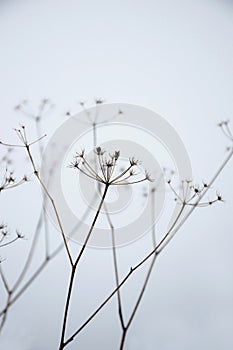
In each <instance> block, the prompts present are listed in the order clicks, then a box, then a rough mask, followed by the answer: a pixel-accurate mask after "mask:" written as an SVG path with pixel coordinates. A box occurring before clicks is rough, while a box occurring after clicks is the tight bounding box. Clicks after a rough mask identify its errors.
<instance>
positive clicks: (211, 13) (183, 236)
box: [0, 0, 233, 350]
mask: <svg viewBox="0 0 233 350" xmlns="http://www.w3.org/2000/svg"><path fill="white" fill-rule="evenodd" d="M232 37H233V2H232V1H231V0H202V1H200V0H195V1H194V0H188V1H184V0H183V1H182V0H167V1H162V0H161V1H160V0H154V1H152V0H144V1H138V0H134V1H128V0H124V1H123V0H118V1H106V0H105V1H99V0H96V1H90V0H85V1H84V0H80V1H78V0H76V1H75V0H70V1H64V0H40V1H35V0H34V1H33V0H28V1H27V0H17V1H16V0H1V1H0V38H1V55H0V96H1V128H0V139H3V138H4V139H7V140H10V138H11V137H13V136H12V135H13V132H12V128H13V127H15V126H17V125H18V123H19V122H24V123H26V122H28V125H31V124H30V123H31V122H30V121H29V120H28V119H27V118H26V117H24V116H22V115H20V116H19V114H17V113H15V112H14V111H13V107H14V106H15V105H16V104H17V103H19V102H20V101H21V100H22V99H25V98H26V99H28V100H29V101H30V102H31V104H32V106H36V105H38V103H39V101H40V99H41V98H42V97H49V98H51V100H52V101H53V103H54V104H55V108H54V109H53V111H52V114H51V116H50V117H49V118H48V120H46V121H45V123H44V131H45V132H47V133H48V136H50V135H51V133H52V132H53V131H54V130H55V129H56V128H57V127H58V126H59V125H60V124H61V123H62V122H63V121H64V119H65V117H64V113H65V112H66V111H67V109H71V110H72V111H76V110H78V108H79V107H78V101H80V100H83V99H84V100H87V101H89V103H91V101H92V100H93V99H94V98H98V97H102V98H103V99H105V100H106V101H107V102H124V103H132V104H137V105H142V106H144V107H148V108H150V109H152V110H154V111H156V112H157V113H159V114H160V115H161V116H163V117H164V118H165V119H166V120H167V121H168V122H169V123H170V124H171V125H172V126H173V127H174V128H175V129H176V131H177V132H178V134H179V135H180V137H181V138H182V139H183V142H184V144H185V146H186V148H187V151H188V153H189V156H190V158H191V161H192V166H193V173H194V178H195V179H197V181H201V180H206V181H208V179H209V178H210V177H211V175H212V174H213V172H214V170H215V169H216V168H217V167H218V165H219V164H220V163H221V161H222V160H223V159H224V157H225V156H226V151H225V150H226V146H227V145H228V142H227V140H226V139H225V138H224V137H223V135H222V134H221V132H220V130H219V129H218V128H217V127H216V125H217V123H218V121H219V120H221V119H232V120H233V117H232V116H233V102H232V101H233V100H232V91H233V41H232ZM232 123H233V121H232ZM32 132H34V131H33V127H32ZM1 152H2V151H1ZM1 154H2V153H1ZM17 155H18V157H21V158H20V159H22V160H23V161H25V155H24V154H22V153H17ZM27 167H28V165H27ZM20 169H21V168H19V173H20V171H21V170H20ZM232 169H233V167H232V163H231V164H229V165H228V166H227V168H226V169H225V171H224V173H223V174H222V175H221V177H220V178H219V180H218V181H217V183H216V189H217V190H219V191H221V193H222V195H223V197H224V199H226V202H225V203H223V204H219V205H217V206H216V207H211V208H206V209H201V210H200V211H198V212H196V213H195V214H194V215H193V217H192V218H190V220H189V221H188V222H187V224H186V225H185V226H184V227H183V228H182V230H181V231H180V232H179V233H178V235H177V237H176V238H175V239H174V240H173V241H172V242H171V244H170V246H169V247H168V248H167V249H166V250H165V251H164V254H161V257H160V258H159V260H158V263H157V265H156V269H155V270H154V273H153V276H152V280H151V283H150V285H149V288H148V291H147V293H146V295H145V299H144V302H143V304H142V307H141V309H140V310H139V312H138V314H137V316H136V318H135V322H134V323H133V325H132V328H131V330H130V332H129V334H128V338H127V344H126V348H125V349H126V350H134V349H136V350H137V349H139V350H141V349H145V350H153V349H155V348H158V349H159V350H170V349H174V350H175V349H177V350H178V349H179V350H186V349H189V350H196V349H200V350H202V349H203V350H204V349H205V350H206V349H211V350H218V349H220V348H222V349H224V350H228V349H229V350H230V349H232V346H233V333H232V327H233V298H232V295H233V278H232V266H233V255H232V244H233V232H232V228H233V219H232V210H233V187H232ZM16 170H17V169H16ZM214 191H215V190H214ZM214 193H215V192H214ZM32 194H33V195H32ZM35 197H38V199H39V189H38V186H36V184H34V183H30V184H29V185H28V189H27V190H25V191H24V190H22V189H17V192H16V193H15V194H13V193H10V194H8V193H7V194H1V198H0V208H1V216H2V217H1V218H0V221H2V220H3V221H7V222H9V224H10V225H11V226H12V227H13V228H14V227H18V226H20V229H21V230H22V231H24V232H27V237H28V239H27V241H25V242H20V243H16V245H15V246H14V247H12V249H11V251H10V252H4V253H3V252H1V256H2V255H3V256H4V257H6V259H5V262H4V264H5V268H6V271H7V273H8V274H9V279H10V280H11V279H12V280H13V279H14V274H15V273H16V272H15V271H16V270H17V268H18V265H19V264H20V263H22V262H23V256H24V251H25V250H26V249H28V246H29V244H30V232H33V229H34V227H35V222H36V217H37V214H38V212H39V205H36V204H35V205H33V203H34V202H35V201H34V199H35ZM17 244H18V246H17ZM147 244H148V243H147V241H146V237H144V238H143V239H142V240H140V241H137V242H136V243H134V244H133V245H130V246H128V247H125V248H121V249H119V258H120V260H121V273H122V276H124V274H125V273H126V272H128V270H129V267H130V266H131V265H132V264H134V263H135V262H136V261H138V257H140V256H143V253H144V251H143V250H145V251H148V249H149V246H147ZM142 247H143V248H142ZM38 259H39V254H38ZM106 261H109V264H107V263H106ZM95 269H97V271H98V273H96V270H95ZM103 272H104V273H103ZM111 272H112V260H111V254H110V252H109V251H102V250H94V249H90V250H88V252H87V254H86V255H85V257H84V259H83V265H82V269H80V282H79V283H80V289H79V293H78V294H77V298H76V299H75V301H74V305H73V310H76V311H75V312H73V313H72V315H71V319H72V320H71V324H70V327H69V331H71V330H74V329H75V328H77V326H78V324H80V323H81V320H84V319H85V318H86V317H87V316H88V315H89V313H90V311H91V310H93V308H94V306H97V305H98V304H99V302H100V301H102V300H103V299H104V297H105V296H106V295H107V293H108V292H109V291H110V290H111V288H112V287H113V286H114V280H113V279H112V280H111V278H112V275H111ZM143 272H144V273H145V271H144V270H143V269H142V271H141V272H139V274H138V276H136V277H135V278H134V279H133V280H132V282H131V284H127V286H126V288H124V297H125V308H124V311H125V313H126V314H128V312H129V311H130V307H131V306H132V302H133V300H134V299H133V298H135V293H136V292H137V287H138V286H139V282H140V278H141V277H142V276H143ZM67 276H68V268H67V260H66V258H65V256H64V254H61V255H60V256H59V257H58V258H57V259H56V261H55V260H54V261H53V262H51V265H50V266H49V268H48V269H47V270H46V271H45V272H44V273H43V274H42V275H41V276H40V278H39V279H38V280H37V281H36V282H35V283H34V285H33V286H32V287H31V288H30V289H29V290H28V291H27V293H26V294H25V295H24V296H22V298H21V299H20V300H19V301H18V302H17V303H16V304H15V306H14V307H12V309H11V312H10V314H9V318H8V321H7V324H6V326H5V329H4V331H3V333H2V335H1V337H0V347H1V348H3V349H5V350H13V349H14V350H15V349H17V350H37V349H38V350H39V349H43V350H44V349H46V350H47V349H48V350H50V349H56V348H57V343H58V338H59V334H60V325H61V322H60V320H61V315H62V312H63V305H64V299H65V286H66V281H67ZM100 279H102V280H103V282H102V285H103V286H102V287H101V288H97V287H99V284H100V282H99V281H100ZM127 288H128V289H127ZM1 296H2V294H1ZM115 311H116V301H113V302H111V304H110V305H109V306H108V307H107V308H106V309H105V310H104V311H103V312H102V313H101V314H99V316H98V318H97V319H96V321H95V322H93V323H92V324H91V325H90V326H89V327H87V328H86V330H85V331H83V333H82V334H81V335H80V338H79V339H77V342H75V343H74V344H71V346H70V347H69V349H71V350H72V349H77V348H79V349H87V350H89V349H94V348H95V349H97V348H98V349H99V348H101V349H104V350H105V349H106V350H108V349H118V344H119V336H120V327H119V322H118V320H117V317H116V315H115Z"/></svg>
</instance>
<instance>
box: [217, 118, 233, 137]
mask: <svg viewBox="0 0 233 350" xmlns="http://www.w3.org/2000/svg"><path fill="white" fill-rule="evenodd" d="M229 124H230V121H229V120H223V121H221V122H220V123H218V126H219V127H220V128H221V130H222V132H223V134H224V135H225V136H226V137H227V138H228V139H229V140H231V141H233V133H232V131H231V129H230V126H229Z"/></svg>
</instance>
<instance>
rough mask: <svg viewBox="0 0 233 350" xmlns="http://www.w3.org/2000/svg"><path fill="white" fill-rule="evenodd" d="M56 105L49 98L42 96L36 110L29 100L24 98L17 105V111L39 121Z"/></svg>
mask: <svg viewBox="0 0 233 350" xmlns="http://www.w3.org/2000/svg"><path fill="white" fill-rule="evenodd" d="M53 107H54V105H53V104H52V103H51V101H50V100H49V99H48V98H42V100H41V101H40V103H39V106H38V107H37V109H36V110H35V111H34V110H33V108H32V107H31V106H30V104H29V103H28V101H27V100H23V101H22V102H21V103H19V104H18V105H16V106H15V111H20V112H21V113H23V114H24V115H25V116H27V117H29V118H32V119H34V120H35V121H36V122H37V123H38V122H39V121H40V120H41V118H42V117H44V116H45V115H46V114H48V112H50V110H51V109H52V108H53Z"/></svg>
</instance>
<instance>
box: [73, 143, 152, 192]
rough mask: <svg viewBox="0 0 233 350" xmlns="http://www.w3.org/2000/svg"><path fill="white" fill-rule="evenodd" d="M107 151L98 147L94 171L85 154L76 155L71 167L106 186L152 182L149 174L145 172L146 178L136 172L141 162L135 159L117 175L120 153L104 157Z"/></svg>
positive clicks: (95, 151)
mask: <svg viewBox="0 0 233 350" xmlns="http://www.w3.org/2000/svg"><path fill="white" fill-rule="evenodd" d="M104 154H105V151H104V150H103V149H102V148H101V147H100V146H98V147H96V148H95V150H94V155H95V157H97V161H96V164H98V167H97V169H94V168H93V167H92V165H91V164H90V162H89V161H88V160H87V159H86V157H85V155H84V152H83V153H81V155H80V153H79V154H78V156H77V155H76V156H75V157H74V160H73V161H72V162H71V163H70V165H69V167H71V168H76V169H78V170H80V172H81V173H83V174H84V175H86V176H88V177H90V178H92V179H94V180H96V181H98V182H100V183H103V184H106V185H130V184H135V183H139V182H143V181H146V180H148V181H152V179H151V177H150V175H149V173H148V172H147V171H145V174H144V176H142V172H141V171H140V172H139V173H136V172H135V169H134V168H135V167H136V166H137V167H138V164H139V161H137V160H135V159H134V158H129V164H128V166H126V167H125V168H123V169H122V168H120V173H119V174H117V175H116V165H117V162H118V160H119V157H120V151H115V152H114V153H113V155H111V154H110V155H109V157H104ZM77 157H81V158H82V162H78V161H77ZM137 175H140V178H138V179H135V180H134V181H128V179H129V178H131V177H132V176H137Z"/></svg>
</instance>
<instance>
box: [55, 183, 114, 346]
mask: <svg viewBox="0 0 233 350" xmlns="http://www.w3.org/2000/svg"><path fill="white" fill-rule="evenodd" d="M108 188H109V184H108V183H107V184H106V185H105V189H104V192H103V195H102V198H101V201H100V204H99V207H98V209H97V211H96V214H95V217H94V219H93V222H92V224H91V227H90V229H89V232H88V234H87V236H86V239H85V241H84V243H83V245H82V248H81V250H80V252H79V254H78V257H77V259H76V260H75V263H74V264H73V265H72V269H71V275H70V282H69V287H68V294H67V299H66V305H65V311H64V317H63V324H62V333H61V341H60V347H59V349H60V350H62V349H64V338H65V331H66V324H67V317H68V311H69V306H70V300H71V294H72V290H73V283H74V278H75V274H76V270H77V267H78V264H79V262H80V259H81V257H82V255H83V253H84V250H85V248H86V246H87V243H88V241H89V239H90V236H91V233H92V231H93V229H94V227H95V224H96V221H97V219H98V217H99V214H100V211H101V208H102V206H103V203H104V200H105V197H106V195H107V191H108Z"/></svg>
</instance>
